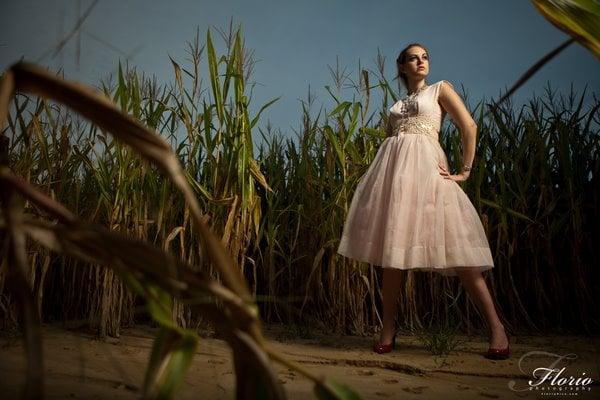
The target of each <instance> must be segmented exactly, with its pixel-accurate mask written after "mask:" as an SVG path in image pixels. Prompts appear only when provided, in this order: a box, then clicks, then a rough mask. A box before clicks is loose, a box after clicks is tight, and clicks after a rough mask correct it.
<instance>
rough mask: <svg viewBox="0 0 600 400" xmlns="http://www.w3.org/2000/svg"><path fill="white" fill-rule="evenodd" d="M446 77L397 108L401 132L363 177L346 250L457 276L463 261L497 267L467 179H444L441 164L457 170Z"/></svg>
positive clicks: (341, 249) (393, 114) (393, 111)
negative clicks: (442, 100)
mask: <svg viewBox="0 0 600 400" xmlns="http://www.w3.org/2000/svg"><path fill="white" fill-rule="evenodd" d="M442 82H443V80H441V81H438V82H436V83H434V84H432V85H429V86H427V87H424V88H423V89H422V90H421V91H419V92H418V93H417V94H416V96H414V97H413V96H407V97H405V98H404V99H401V100H399V101H398V102H396V103H395V104H394V105H393V106H392V107H390V109H389V111H390V121H393V124H392V127H393V135H391V136H388V137H386V139H385V140H384V141H383V143H382V144H381V146H380V147H379V149H378V150H377V154H376V156H375V158H374V160H373V162H372V163H371V165H370V166H369V168H368V169H367V171H366V172H365V174H364V175H363V176H362V177H361V178H360V181H359V183H358V186H357V188H356V191H355V193H354V195H353V197H352V201H351V203H350V208H349V211H348V215H347V218H346V220H345V223H344V228H343V233H342V236H341V239H340V244H339V246H338V249H337V252H338V253H339V254H341V255H343V256H346V257H349V258H352V259H355V260H359V261H364V262H368V263H370V264H373V265H379V266H382V267H384V268H398V269H402V270H421V271H436V272H439V273H440V274H443V275H447V276H455V275H456V268H461V267H472V268H476V269H478V270H480V271H485V270H488V269H491V268H493V267H494V261H493V259H492V254H491V252H490V247H489V243H488V240H487V237H486V234H485V231H484V229H483V225H482V223H481V220H480V218H479V215H478V214H477V211H476V210H475V207H474V206H473V204H472V203H471V201H470V200H469V198H468V197H467V195H466V193H465V192H464V191H463V190H462V188H461V187H460V185H459V184H458V183H457V182H455V181H453V180H450V179H444V177H443V176H442V175H440V171H439V168H438V164H440V163H441V164H442V165H444V166H445V167H446V169H447V170H448V171H450V170H449V168H448V160H447V158H446V154H445V153H444V150H443V149H442V147H441V146H440V143H439V131H440V128H441V125H442V119H443V117H444V115H443V110H442V108H441V106H440V105H439V104H438V95H439V92H440V88H441V86H442ZM446 82H447V81H446ZM448 83H449V82H448Z"/></svg>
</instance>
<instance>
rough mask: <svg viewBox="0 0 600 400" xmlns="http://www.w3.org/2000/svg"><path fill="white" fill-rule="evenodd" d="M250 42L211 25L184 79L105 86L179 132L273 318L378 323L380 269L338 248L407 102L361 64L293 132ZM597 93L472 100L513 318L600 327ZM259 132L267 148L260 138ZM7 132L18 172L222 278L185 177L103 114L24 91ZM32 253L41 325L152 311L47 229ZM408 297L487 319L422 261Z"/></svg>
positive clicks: (432, 316) (484, 191) (492, 279)
mask: <svg viewBox="0 0 600 400" xmlns="http://www.w3.org/2000/svg"><path fill="white" fill-rule="evenodd" d="M238 35H239V33H238ZM236 43H237V42H235V41H234V36H233V35H232V36H231V37H230V38H229V40H228V41H226V43H225V44H226V48H227V51H226V54H225V55H223V56H218V55H217V54H216V50H215V48H214V46H213V43H212V40H211V37H210V33H209V34H208V35H207V40H206V44H204V45H202V46H201V45H200V44H199V40H198V38H196V40H195V41H193V42H192V43H190V44H189V53H190V55H191V59H190V61H189V65H182V64H180V63H178V62H177V61H175V60H171V61H172V65H173V76H174V78H173V82H172V83H171V84H169V85H159V84H158V83H157V82H156V79H153V78H150V77H147V76H145V75H144V74H140V73H139V72H138V71H137V70H136V69H135V68H128V67H127V68H123V67H122V66H121V65H120V64H119V67H118V73H117V79H116V82H114V83H112V82H103V83H102V85H101V87H100V90H101V92H102V93H103V94H104V96H106V98H108V99H110V100H111V101H112V102H114V103H115V104H117V105H118V107H119V108H120V110H121V111H122V112H124V113H126V114H128V115H130V116H131V117H133V118H135V119H137V120H139V121H140V122H141V123H142V124H143V125H144V126H146V127H148V128H149V129H152V130H155V131H156V132H158V133H159V134H160V135H161V136H162V137H163V138H164V139H165V140H166V141H168V143H170V145H171V148H172V149H173V150H174V152H175V154H176V156H177V159H178V160H179V162H180V163H181V164H182V166H183V172H184V174H185V178H186V180H187V183H188V184H189V185H190V187H191V188H192V189H193V191H194V195H195V197H196V199H197V201H198V202H199V205H200V208H201V209H202V210H203V213H204V216H205V217H206V221H205V222H206V223H207V224H209V225H210V226H211V229H212V230H213V231H214V232H215V233H216V234H217V235H218V237H219V238H220V239H221V242H222V243H223V245H224V246H225V247H226V249H227V251H228V252H229V254H230V255H231V257H232V259H233V262H234V265H235V268H237V269H238V270H239V271H240V273H241V274H242V276H243V277H244V278H245V281H246V282H247V284H248V286H249V288H250V291H251V294H252V295H253V296H254V298H255V299H256V301H257V305H258V308H259V313H260V316H261V318H262V320H263V321H265V322H268V323H270V322H283V323H286V324H302V325H306V326H309V327H311V328H315V329H324V330H328V331H336V332H343V333H353V334H367V333H370V332H372V330H373V328H375V327H377V326H379V324H380V311H379V310H380V309H381V308H380V307H381V305H380V301H381V299H380V298H381V288H380V281H381V276H380V274H381V270H380V268H378V267H377V266H373V265H367V264H361V263H357V262H354V261H352V260H348V259H344V258H342V257H340V256H339V255H336V253H335V249H336V247H337V243H338V240H339V237H340V235H341V229H342V225H343V222H344V218H345V213H346V211H347V209H348V207H349V202H350V200H351V197H352V193H353V190H354V188H355V187H356V184H357V182H358V179H359V178H360V177H361V176H362V174H363V173H364V172H365V171H366V168H367V167H368V166H369V164H370V162H371V161H372V159H373V158H374V156H375V154H376V151H377V149H378V146H379V145H380V143H381V141H382V140H383V139H384V138H385V132H384V128H383V127H384V125H385V122H386V117H387V116H386V114H385V111H384V110H387V108H388V107H389V106H390V105H391V104H392V103H393V102H395V101H396V100H397V98H398V95H397V93H396V92H395V91H394V90H393V89H392V85H391V84H390V83H389V82H388V81H387V80H386V78H385V74H384V63H383V61H381V59H380V61H381V62H379V63H378V65H377V68H376V71H375V72H373V71H370V70H367V69H362V68H361V69H360V70H359V73H358V74H357V75H358V76H357V77H356V79H355V82H357V83H356V84H355V85H354V86H353V88H352V89H351V90H352V93H351V95H348V93H347V91H344V90H342V87H343V86H345V85H346V84H347V83H348V82H346V81H345V80H344V78H342V77H341V74H340V75H337V74H334V77H333V79H334V85H333V87H328V91H329V94H330V95H331V98H332V99H333V100H334V101H335V107H334V109H333V110H332V111H331V112H329V113H328V114H327V115H326V116H325V117H323V116H321V115H320V114H319V115H317V116H313V115H311V113H310V111H309V107H308V106H307V105H306V104H305V105H304V107H303V109H302V110H301V113H302V114H301V117H302V121H303V126H302V129H301V131H300V132H299V137H298V140H297V141H293V140H291V139H285V138H284V137H283V136H282V135H277V134H274V133H272V132H270V131H269V132H263V131H262V130H260V129H259V125H258V122H259V121H260V117H261V115H262V113H263V112H264V111H265V110H267V109H268V107H269V105H270V104H272V103H273V102H274V101H276V100H277V99H275V100H273V101H270V102H268V103H267V104H265V105H264V106H262V107H261V108H260V111H259V112H258V113H257V114H256V115H250V113H249V107H248V106H249V97H248V94H247V85H246V82H247V80H248V78H249V72H250V68H249V66H250V60H249V59H247V58H245V57H246V56H247V53H246V52H244V49H243V48H242V49H240V48H239V46H240V45H239V43H238V44H236ZM236 46H238V47H236ZM236 48H237V50H236ZM234 53H235V54H237V56H236V57H234V56H233V55H234ZM204 57H205V58H206V61H207V65H208V68H207V70H206V71H204V70H202V68H201V60H203V58H204ZM205 82H208V84H207V87H203V84H204V83H205ZM586 96H590V94H589V93H588V94H586V93H582V94H580V95H577V94H575V93H573V92H571V93H569V94H568V95H566V96H563V95H562V94H561V95H560V96H558V97H557V96H556V95H555V94H554V93H552V91H550V90H549V91H548V92H547V93H546V97H540V98H533V99H530V100H529V102H528V104H527V105H526V106H524V107H522V108H521V109H520V110H514V109H513V106H512V105H511V103H510V102H504V103H502V105H501V106H500V107H498V108H496V109H495V111H494V112H493V113H490V114H488V113H487V110H488V105H487V104H483V103H480V104H477V106H476V107H475V108H474V109H472V110H471V111H472V114H473V115H474V117H476V118H475V119H476V122H477V124H478V126H479V131H478V141H477V150H476V158H475V162H474V169H473V172H472V174H471V176H470V178H469V179H468V180H467V181H466V182H465V183H464V184H463V188H464V189H465V191H466V192H467V194H468V195H469V197H470V199H471V200H472V201H473V204H474V205H475V207H476V209H477V210H478V212H479V214H480V216H481V218H482V221H483V223H484V227H485V230H486V232H487V235H488V238H489V241H490V245H491V249H492V254H493V255H494V261H495V266H496V267H495V268H494V269H493V270H492V271H491V272H490V273H489V274H488V275H486V276H487V279H488V281H489V284H490V288H491V290H492V294H493V295H494V297H495V298H496V299H497V301H498V308H499V310H500V312H501V315H503V316H504V318H505V319H506V321H505V323H506V324H508V326H510V327H511V328H513V329H523V330H528V331H536V332H543V331H551V332H563V331H565V332H567V331H568V332H592V331H595V332H597V331H598V328H599V322H600V319H599V313H598V311H597V310H598V309H597V308H595V307H594V306H593V304H594V298H595V296H596V295H597V293H598V282H599V280H598V271H597V268H596V267H597V266H598V265H599V263H598V251H597V248H596V247H595V243H594V242H593V238H598V237H600V232H599V228H598V224H597V222H598V221H599V220H600V218H599V216H598V202H599V199H600V190H599V188H600V182H598V177H599V173H600V141H599V135H598V122H599V121H598V108H599V106H600V104H599V102H598V99H597V98H596V95H595V93H592V94H591V96H593V99H592V100H591V102H590V104H589V106H586V107H584V99H585V98H586ZM347 97H351V98H352V99H351V100H345V99H344V98H347ZM463 97H464V98H466V95H464V94H463ZM375 98H377V99H378V100H374V99H375ZM258 134H261V135H262V136H263V137H264V138H265V144H263V145H261V146H260V148H259V150H258V151H255V143H254V140H255V138H256V137H257V135H258ZM3 135H4V136H6V137H7V138H8V139H9V149H8V155H9V160H8V165H9V166H10V169H11V170H12V172H13V173H14V174H15V175H17V176H20V177H23V178H24V180H25V181H27V182H29V183H30V184H31V185H33V186H35V187H37V188H38V189H39V190H41V191H42V192H43V193H44V194H46V195H47V196H48V197H50V198H51V199H53V200H55V201H57V202H59V203H61V204H63V205H64V206H65V207H66V208H67V209H69V210H71V211H72V212H73V213H74V214H75V215H77V216H78V217H79V218H80V219H81V220H82V221H93V222H95V223H97V224H98V225H101V226H104V227H106V228H107V229H109V230H111V231H115V232H118V233H120V234H122V235H124V236H127V237H132V238H137V239H141V240H144V241H147V242H150V243H152V244H154V245H156V246H158V247H160V248H162V249H163V250H164V251H166V252H167V253H169V254H172V255H173V256H174V257H176V258H177V259H178V260H182V262H184V263H186V264H188V265H193V266H199V267H198V268H199V271H201V272H202V273H206V274H207V276H210V277H211V278H214V279H221V277H220V276H219V273H218V271H217V270H216V269H215V266H214V265H213V264H212V263H211V262H209V260H208V259H207V256H206V254H204V252H203V250H202V246H200V241H201V240H202V239H201V235H200V233H199V231H198V229H197V227H196V226H195V225H194V222H193V216H192V215H190V211H189V209H188V208H187V207H186V202H185V199H184V198H183V197H182V196H181V195H180V193H179V192H178V191H177V188H176V186H175V184H174V183H173V181H171V180H169V179H165V178H164V177H163V176H162V175H161V171H160V169H159V168H157V167H156V166H155V165H152V164H149V163H148V162H147V161H146V160H145V159H143V158H140V157H139V156H138V155H137V153H136V151H134V150H132V149H131V148H130V147H128V146H126V145H124V144H123V143H122V142H119V141H118V140H115V139H114V138H113V137H112V136H110V135H108V134H107V132H105V130H103V129H101V128H100V127H98V126H97V125H96V124H94V123H90V122H89V121H87V120H84V119H81V118H80V117H79V116H78V115H76V114H75V113H73V112H72V111H71V110H69V109H68V108H66V107H64V106H63V105H61V104H58V103H54V102H52V101H51V100H48V99H44V98H42V97H39V98H38V97H33V96H30V95H28V94H24V93H18V94H17V95H16V96H14V97H13V98H12V102H11V104H10V112H9V114H8V116H7V126H6V129H5V131H4V132H3ZM441 142H442V146H443V148H444V149H445V150H446V153H447V155H448V158H449V161H450V165H454V166H456V167H458V166H459V165H460V161H461V157H460V155H461V149H460V135H459V132H458V131H457V129H456V128H455V127H454V126H453V125H447V126H445V127H444V129H443V131H442V132H441ZM24 207H25V208H24V212H25V213H26V214H28V215H34V216H37V217H40V218H48V215H47V213H46V211H45V210H43V209H41V208H40V207H39V206H36V205H35V204H34V203H32V202H25V204H24ZM1 235H2V236H0V238H2V240H3V246H2V249H1V251H2V257H1V259H2V265H1V268H0V310H1V311H0V312H1V315H0V317H1V318H0V320H1V321H2V327H3V328H4V329H7V328H11V327H14V326H16V325H17V324H18V318H17V314H18V312H17V310H16V308H15V304H14V298H13V296H12V295H11V293H10V291H8V290H7V287H6V284H5V283H6V271H7V265H6V263H7V261H6V260H8V247H7V245H6V235H5V233H4V232H2V233H1ZM27 256H28V260H29V263H28V268H29V269H28V270H27V274H26V276H27V279H28V283H29V284H30V286H31V287H32V288H33V294H34V298H35V301H36V304H35V306H36V308H37V311H38V313H39V315H40V316H41V319H42V320H43V321H53V320H58V321H60V320H82V321H86V323H87V324H89V326H91V327H93V328H94V329H97V331H98V333H99V334H100V335H110V336H118V335H119V330H120V328H121V327H124V326H129V325H131V324H133V323H134V322H147V323H152V321H151V319H150V317H149V316H148V314H147V313H145V312H143V311H140V305H141V304H142V302H141V300H140V296H139V294H136V293H135V292H134V291H132V290H130V289H129V288H128V287H127V286H126V284H125V282H123V280H122V279H121V278H120V277H119V276H118V274H117V273H115V271H113V269H110V268H106V267H105V266H103V265H100V264H98V263H94V262H86V261H84V260H81V259H78V258H76V257H70V256H67V257H64V256H61V255H59V254H56V253H54V252H51V251H50V250H48V249H47V248H44V247H42V246H40V245H39V244H37V243H35V242H33V241H29V242H27ZM399 302H400V309H399V322H400V324H401V325H402V326H403V327H404V328H406V329H412V328H417V327H423V326H428V325H429V324H431V323H432V322H433V321H437V322H442V323H445V322H451V323H453V324H456V325H458V326H459V327H460V328H461V329H463V330H465V331H471V330H477V329H481V328H482V324H483V319H482V318H481V316H480V315H478V311H477V309H476V307H475V306H474V305H473V304H472V303H471V302H470V301H469V299H468V298H467V296H466V293H464V292H463V291H462V288H461V285H460V284H459V281H458V280H457V279H453V278H449V277H442V276H438V275H436V274H435V273H422V272H417V273H408V274H407V279H406V285H405V287H404V289H403V291H402V295H401V297H400V299H399ZM168 304H169V312H170V314H171V317H172V318H173V321H175V322H176V324H177V325H178V326H180V327H183V328H186V329H194V328H196V327H198V326H200V325H202V324H206V323H208V321H207V320H206V319H205V318H204V316H203V315H202V313H199V312H197V310H195V308H194V307H193V306H192V305H190V304H185V303H184V302H180V301H178V300H174V301H169V302H168Z"/></svg>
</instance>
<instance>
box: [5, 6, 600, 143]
mask: <svg viewBox="0 0 600 400" xmlns="http://www.w3.org/2000/svg"><path fill="white" fill-rule="evenodd" d="M2 3H3V5H2V6H0V7H1V9H2V12H1V13H0V64H1V67H2V69H5V68H7V67H8V66H9V65H10V64H11V63H13V62H16V61H17V60H18V59H19V58H20V57H21V56H24V57H25V59H26V60H28V61H38V60H39V58H40V56H41V55H43V54H44V53H45V52H46V51H47V50H48V49H51V48H53V46H55V45H56V43H58V42H59V41H60V39H61V37H62V36H64V35H65V34H66V32H68V31H69V30H70V29H71V28H72V27H73V25H74V24H75V21H76V20H77V4H78V1H76V0H54V1H52V2H48V1H41V0H40V1H33V0H18V1H17V0H9V1H6V0H3V2H2ZM80 4H81V10H82V11H81V12H83V11H84V10H85V9H86V8H88V6H89V5H90V4H92V1H91V0H82V1H81V3H80ZM232 18H233V24H234V26H236V25H237V24H241V26H242V33H243V36H244V38H245V41H246V46H247V47H248V48H249V49H252V50H253V51H254V54H253V56H254V58H255V59H257V60H258V62H257V64H256V65H255V66H254V74H253V77H252V78H251V81H256V82H257V86H256V87H255V89H254V92H253V98H252V103H251V111H254V112H256V111H257V110H258V109H259V108H260V106H262V105H263V104H264V103H266V102H267V101H269V100H270V99H273V98H275V97H278V96H281V99H280V100H279V101H277V102H276V103H275V104H273V105H272V106H270V108H269V109H268V110H267V111H266V112H265V113H263V115H262V117H261V122H260V123H259V126H261V127H264V126H265V124H266V122H267V120H269V121H270V122H271V124H272V125H273V126H274V127H278V128H280V129H281V131H282V133H284V134H285V135H286V136H290V137H292V136H295V134H294V133H293V131H294V130H296V131H298V130H299V129H300V127H301V104H300V101H299V99H306V95H307V92H308V87H309V85H310V88H311V92H313V93H314V94H315V95H316V101H315V104H314V105H313V108H312V110H313V112H314V114H315V115H316V113H317V112H318V111H319V108H320V107H321V105H323V106H324V107H326V108H325V110H331V102H330V97H329V94H328V93H327V92H326V90H325V89H324V86H325V85H333V81H332V79H331V75H330V71H329V68H328V66H331V67H333V68H335V65H336V62H338V61H339V63H340V65H341V66H342V67H345V68H346V72H347V73H348V74H349V75H350V77H351V78H352V79H353V80H357V78H358V66H359V62H360V65H361V66H362V67H363V68H370V69H372V70H375V69H376V64H375V59H376V56H377V52H378V49H379V51H380V52H381V54H383V55H384V56H385V57H386V70H385V71H386V76H387V78H388V79H391V78H393V76H395V70H394V68H395V66H394V60H395V58H396V57H397V54H398V52H399V51H400V50H401V49H402V48H403V47H404V46H405V45H406V44H407V43H410V42H414V41H418V42H421V43H423V44H425V45H426V46H427V47H428V49H429V52H430V56H431V67H430V74H429V77H428V78H427V82H428V83H434V82H436V81H438V80H440V79H446V80H449V81H450V82H452V83H453V84H454V85H455V88H457V89H458V90H459V92H461V90H462V89H461V85H464V87H465V89H466V91H467V93H468V97H469V102H470V103H472V104H474V103H475V102H477V101H478V100H480V99H482V98H484V97H485V98H486V99H490V98H492V97H496V98H497V96H498V95H499V94H500V93H501V92H503V91H505V90H506V89H507V88H509V87H510V86H511V85H512V83H513V82H514V81H515V80H517V79H518V77H519V76H520V75H521V74H522V73H523V72H524V71H525V70H527V68H529V67H530V66H531V65H532V64H533V63H534V62H536V61H537V60H538V59H539V58H540V57H542V56H543V55H544V54H546V53H547V52H548V51H550V50H552V49H553V48H555V47H556V46H557V45H559V44H560V43H562V42H563V41H564V40H566V39H567V38H568V36H567V35H566V34H565V33H563V32H561V31H559V30H558V29H557V28H555V27H554V26H553V25H551V24H550V23H549V22H547V21H546V20H545V19H544V18H543V17H542V16H541V15H540V14H539V13H538V12H537V11H536V10H535V8H534V7H533V5H532V4H531V2H530V1H524V0H507V1H502V2H493V1H480V0H457V1H442V0H420V1H397V0H396V1H387V0H386V1H369V2H366V1H356V0H345V1H341V0H335V1H327V0H320V1H314V0H305V1H294V2H292V1H266V0H263V1H225V0H222V1H193V0H173V1H169V2H166V1H141V0H131V1H123V0H121V1H116V0H100V1H99V3H98V4H97V5H96V6H95V8H94V9H93V11H92V12H91V14H90V16H89V17H88V18H87V19H86V21H85V22H84V24H83V28H82V34H81V37H80V40H81V53H80V63H79V65H77V64H76V62H75V59H76V56H75V54H76V48H77V41H76V38H73V39H72V40H70V41H69V42H68V43H67V45H66V46H65V47H64V49H63V51H62V52H61V54H60V55H59V56H57V57H54V58H53V57H51V56H47V57H45V58H44V59H42V60H40V61H39V63H40V64H43V65H46V66H49V67H51V68H52V69H54V70H57V69H58V68H59V67H61V66H62V67H63V68H64V70H65V76H67V77H69V78H71V79H75V80H79V81H83V82H86V83H89V84H92V85H97V84H98V82H99V81H100V79H101V78H105V77H106V76H108V74H110V73H114V72H115V70H116V66H117V63H118V60H119V58H121V60H124V56H123V55H122V54H120V53H119V52H118V51H117V50H115V49H112V48H110V47H109V46H107V45H106V44H105V43H110V44H111V45H114V46H116V47H117V48H118V49H120V50H122V51H123V52H125V53H132V52H134V55H133V57H132V58H131V60H130V64H132V65H136V66H137V68H138V70H143V71H145V72H146V73H147V74H155V75H156V76H157V78H158V80H159V82H166V81H170V80H172V78H173V70H172V66H171V63H170V61H169V57H168V56H169V55H170V56H171V57H173V58H174V59H175V60H177V61H180V62H181V63H182V64H184V65H185V63H186V62H185V59H186V58H187V54H186V48H187V44H186V42H187V41H192V40H193V38H194V36H195V34H196V29H197V28H199V30H200V41H201V42H204V38H205V35H206V30H207V29H208V28H212V29H213V32H212V33H213V39H216V43H217V49H218V50H222V49H223V45H222V41H221V39H220V37H219V35H218V33H217V31H216V29H215V28H221V29H223V30H227V29H228V26H229V23H230V20H231V19H232ZM61 26H62V28H61ZM61 32H62V33H61ZM99 39H101V41H102V42H104V43H102V42H101V41H100V40H99ZM204 54H205V53H204ZM598 71H599V69H598V60H597V59H596V58H595V57H594V56H593V55H591V53H590V52H589V51H588V50H587V49H585V48H583V47H582V46H581V45H579V44H572V45H571V46H569V48H567V49H566V50H565V51H563V52H562V53H561V54H560V55H559V56H558V57H557V58H555V59H554V60H552V61H551V62H550V64H549V65H546V66H545V67H543V69H542V70H541V71H540V72H539V73H538V74H537V75H536V76H535V77H534V78H533V79H532V80H530V81H529V82H527V84H526V85H525V86H524V87H522V88H521V89H520V91H519V92H518V94H517V95H516V96H515V98H514V100H513V101H514V103H515V104H520V102H521V101H523V99H527V98H528V97H530V96H532V95H533V94H538V95H539V94H542V93H544V88H545V87H546V86H547V84H548V81H549V82H550V85H551V88H552V89H557V90H559V91H562V92H565V93H566V92H568V91H569V86H570V85H571V84H573V86H574V89H575V90H576V91H577V93H581V91H582V90H583V88H584V86H585V85H586V84H587V85H588V93H589V92H590V91H592V90H594V91H596V92H597V90H598V88H599V87H600V74H599V73H598ZM203 79H204V87H207V85H208V75H207V74H206V70H204V71H203ZM343 93H344V94H345V96H346V98H347V99H352V96H353V95H354V93H353V91H352V90H350V89H348V90H347V91H345V92H343ZM378 105H379V104H378V103H375V104H373V105H372V106H378ZM257 136H259V135H257Z"/></svg>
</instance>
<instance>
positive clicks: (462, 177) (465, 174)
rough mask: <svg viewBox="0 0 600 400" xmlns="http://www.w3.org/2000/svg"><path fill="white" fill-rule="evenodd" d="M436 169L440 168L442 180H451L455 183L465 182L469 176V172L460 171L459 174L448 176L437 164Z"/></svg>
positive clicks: (444, 169)
mask: <svg viewBox="0 0 600 400" xmlns="http://www.w3.org/2000/svg"><path fill="white" fill-rule="evenodd" d="M438 167H439V168H440V175H442V176H443V177H444V179H451V180H453V181H456V182H462V181H466V180H467V178H468V177H469V174H470V172H469V171H462V172H461V173H460V174H455V175H450V173H449V172H448V171H447V170H446V168H445V167H444V166H443V165H442V164H438Z"/></svg>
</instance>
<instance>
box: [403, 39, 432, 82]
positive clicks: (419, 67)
mask: <svg viewBox="0 0 600 400" xmlns="http://www.w3.org/2000/svg"><path fill="white" fill-rule="evenodd" d="M402 68H403V72H404V73H405V74H406V75H408V76H411V77H414V78H424V77H426V76H427V74H428V73H429V56H428V55H427V51H425V49H422V48H420V47H417V46H414V47H411V48H410V49H408V50H407V51H406V58H405V59H404V64H403V65H402Z"/></svg>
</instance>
